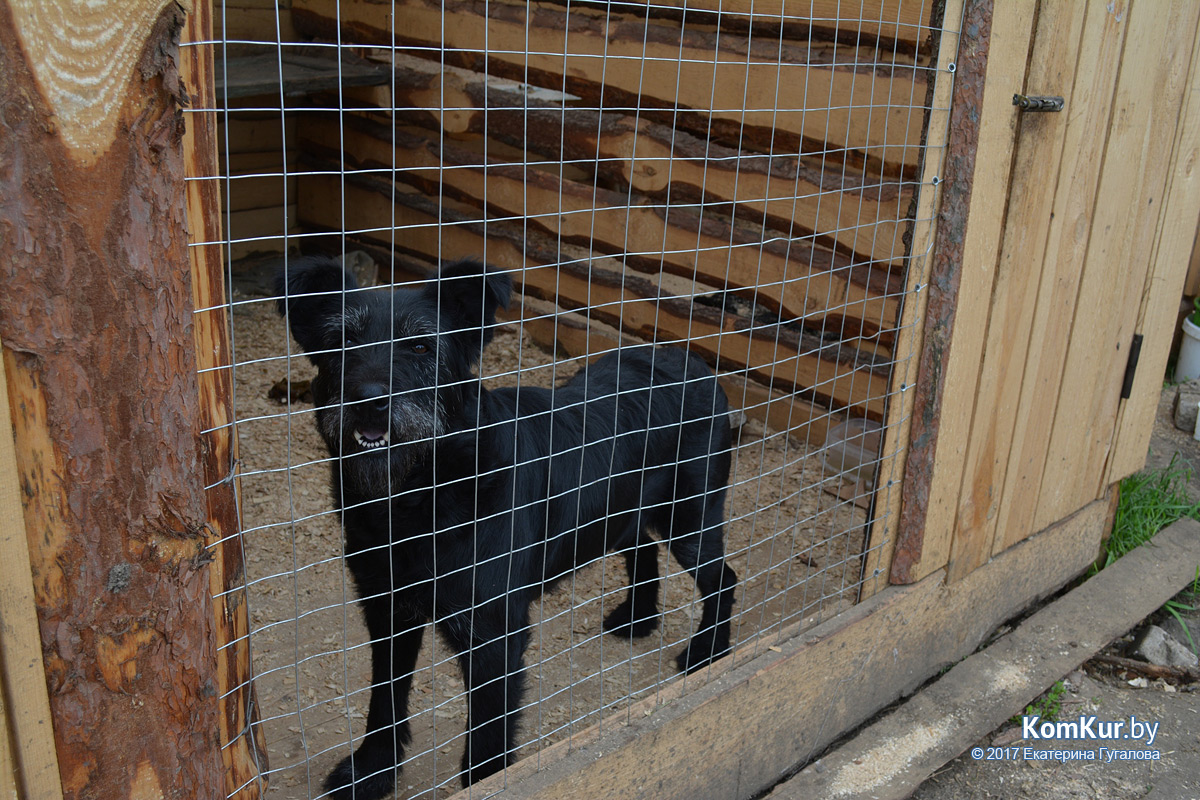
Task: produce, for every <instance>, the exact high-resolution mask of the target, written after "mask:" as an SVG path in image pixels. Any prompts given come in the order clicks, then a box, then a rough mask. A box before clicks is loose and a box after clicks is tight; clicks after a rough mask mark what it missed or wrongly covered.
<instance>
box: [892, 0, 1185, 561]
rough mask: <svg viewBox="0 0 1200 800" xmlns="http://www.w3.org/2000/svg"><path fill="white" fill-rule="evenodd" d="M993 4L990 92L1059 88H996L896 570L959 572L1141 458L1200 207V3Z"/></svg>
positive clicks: (1088, 498) (986, 115)
mask: <svg viewBox="0 0 1200 800" xmlns="http://www.w3.org/2000/svg"><path fill="white" fill-rule="evenodd" d="M1016 9H1019V10H1016ZM992 11H993V13H992V17H991V24H992V30H991V41H990V47H991V50H990V53H989V63H988V68H987V74H986V80H985V85H986V92H988V93H991V94H992V95H997V94H998V93H999V92H1000V91H1001V89H1003V90H1004V91H1005V92H1007V93H1008V95H1009V97H1010V98H1011V94H1012V93H1015V92H1021V93H1023V94H1035V95H1061V96H1063V97H1064V98H1065V100H1066V107H1065V109H1064V111H1063V112H1061V113H1057V114H1055V113H1050V114H1035V113H1030V112H1020V111H1018V110H1016V109H1015V108H1011V107H1009V108H1007V109H1002V108H999V106H998V104H995V103H994V104H991V105H989V104H988V103H987V102H986V98H987V96H988V95H987V94H986V93H985V102H984V104H983V106H982V115H981V122H980V129H979V135H978V147H977V152H976V154H975V155H976V160H975V168H974V186H973V190H972V191H971V193H970V195H969V197H968V203H969V209H968V210H966V211H962V212H960V218H961V217H962V216H963V215H965V223H960V224H962V225H963V227H964V228H965V230H964V232H963V234H962V239H963V242H962V245H961V247H962V253H963V256H962V258H961V260H960V261H961V263H960V264H958V265H957V269H958V271H959V276H960V281H961V283H960V285H959V286H958V290H957V297H956V298H954V300H953V305H954V309H955V314H954V316H953V318H952V320H951V324H952V333H951V334H950V335H949V344H948V346H947V348H946V350H947V354H946V355H945V356H944V357H943V358H942V360H941V361H939V362H937V363H936V364H933V365H932V368H934V369H937V370H940V371H941V373H942V374H941V375H939V376H938V380H940V381H941V386H940V387H938V388H936V389H935V390H934V391H935V393H936V396H937V400H936V405H935V413H934V414H932V415H927V416H932V418H934V419H935V421H936V422H935V426H934V427H933V428H932V430H926V431H923V432H922V434H924V435H926V437H927V438H928V437H929V434H931V433H932V435H933V436H935V437H936V445H935V454H934V455H933V456H932V466H931V467H927V469H928V470H929V473H930V475H929V477H928V479H927V480H928V484H927V485H928V495H927V502H926V503H925V507H924V508H922V509H919V513H907V512H908V509H907V508H906V514H907V519H909V520H910V522H909V526H908V529H907V530H906V529H905V527H904V524H903V523H902V526H901V531H900V536H901V544H900V545H898V548H897V549H898V552H901V553H903V554H904V556H905V560H904V561H903V562H900V561H897V562H895V563H894V564H893V570H892V579H893V581H898V582H909V581H913V580H918V579H920V578H921V577H923V576H925V575H928V574H930V573H931V572H933V571H934V570H937V569H940V568H942V567H948V570H949V573H948V577H949V579H950V580H951V581H954V580H958V579H960V578H961V577H963V576H965V575H967V574H969V573H970V572H971V571H972V570H974V569H975V568H977V567H978V566H980V565H981V564H983V563H984V562H986V561H987V560H988V559H989V558H991V557H992V556H993V555H994V554H996V553H998V552H1000V551H1002V550H1004V549H1005V548H1007V547H1009V546H1011V545H1013V544H1015V543H1016V542H1018V541H1021V540H1022V539H1024V538H1026V537H1027V536H1029V535H1030V534H1031V533H1033V532H1035V531H1039V530H1043V529H1045V528H1046V527H1048V526H1050V525H1052V524H1054V523H1055V522H1057V521H1059V520H1062V519H1064V518H1066V517H1068V516H1070V515H1071V514H1072V513H1074V512H1076V511H1078V510H1079V509H1081V508H1083V507H1084V506H1086V505H1087V504H1088V503H1090V502H1092V501H1093V500H1095V499H1097V498H1098V497H1101V496H1102V495H1104V493H1105V492H1106V490H1107V487H1108V486H1109V485H1110V484H1111V483H1112V482H1114V481H1116V480H1119V479H1120V478H1121V477H1123V476H1124V475H1127V474H1129V473H1130V472H1132V471H1134V470H1136V469H1137V468H1139V467H1140V466H1141V464H1142V463H1143V460H1144V457H1145V452H1146V442H1147V439H1148V436H1149V430H1150V427H1151V426H1152V424H1153V415H1154V409H1155V407H1156V404H1157V403H1156V401H1157V397H1158V392H1159V390H1160V388H1161V380H1162V375H1163V367H1164V365H1165V362H1166V351H1167V349H1168V348H1169V346H1170V339H1171V337H1170V327H1171V325H1173V324H1174V316H1175V308H1176V305H1177V303H1178V298H1179V294H1180V291H1181V289H1182V282H1183V279H1184V276H1185V274H1186V271H1187V261H1188V253H1189V252H1190V247H1191V243H1192V238H1193V233H1194V224H1195V219H1196V216H1197V213H1198V212H1200V187H1198V186H1197V184H1198V183H1200V180H1197V177H1196V175H1195V174H1194V173H1195V171H1196V170H1195V164H1196V162H1197V160H1200V155H1198V153H1200V150H1198V148H1200V125H1197V120H1196V117H1197V116H1198V115H1200V109H1197V108H1196V106H1197V105H1200V98H1193V94H1195V93H1196V91H1197V89H1196V87H1197V86H1198V82H1197V78H1196V74H1197V64H1196V63H1195V62H1196V61H1197V59H1196V58H1195V52H1196V44H1197V25H1198V23H1200V6H1198V5H1197V4H1195V3H1193V2H1189V1H1188V0H1172V2H1163V3H1151V2H1147V0H1123V1H1122V2H1114V3H1109V4H1097V3H1086V4H1084V3H1057V2H1050V0H1042V2H1040V3H1036V4H1035V3H1033V2H1028V3H1023V4H1015V5H1010V4H996V5H995V6H994V7H993V9H992ZM1014 50H1016V51H1017V56H1024V58H1021V57H1013V51H1014ZM1000 84H1004V85H1003V86H1001V85H1000ZM985 142H986V143H987V144H986V145H985ZM1000 145H1003V146H1000ZM989 164H990V166H989ZM997 176H998V177H997ZM949 215H950V216H953V210H951V211H950V214H949ZM942 217H943V218H946V217H947V211H946V210H945V209H943V213H942ZM939 224H942V223H939ZM937 256H938V254H937V251H936V248H935V252H934V259H935V261H936V259H937ZM937 280H938V278H937V275H936V274H935V275H934V276H933V278H932V281H933V283H934V284H936V282H937ZM931 288H932V289H934V290H936V289H937V288H938V287H937V286H932V287H931ZM926 330H927V332H928V330H929V328H928V326H927V329H926ZM1135 334H1139V335H1141V336H1142V337H1143V340H1144V341H1143V345H1142V351H1141V362H1140V366H1139V369H1138V371H1137V373H1136V378H1135V380H1134V382H1133V386H1132V391H1131V393H1130V395H1129V397H1128V398H1127V399H1123V398H1122V383H1123V380H1124V378H1125V372H1126V366H1127V364H1128V362H1129V351H1130V345H1131V342H1132V341H1133V338H1134V335H1135ZM927 335H928V333H927ZM923 358H925V360H926V361H932V360H933V359H931V358H929V357H928V355H926V356H924V357H923ZM923 368H924V362H923ZM918 384H920V379H919V380H918ZM919 410H920V409H919ZM917 439H919V435H918V434H917V433H914V440H917ZM927 458H928V457H927ZM910 461H911V457H910ZM911 483H912V478H911V476H909V477H906V495H908V494H912V492H910V491H909V485H910V484H911ZM918 488H919V487H918ZM905 502H906V503H908V502H909V501H908V498H907V497H906V500H905ZM906 537H907V538H908V539H909V540H910V542H911V541H915V543H916V544H915V545H913V544H911V543H906V542H905V541H904V539H905V538H906Z"/></svg>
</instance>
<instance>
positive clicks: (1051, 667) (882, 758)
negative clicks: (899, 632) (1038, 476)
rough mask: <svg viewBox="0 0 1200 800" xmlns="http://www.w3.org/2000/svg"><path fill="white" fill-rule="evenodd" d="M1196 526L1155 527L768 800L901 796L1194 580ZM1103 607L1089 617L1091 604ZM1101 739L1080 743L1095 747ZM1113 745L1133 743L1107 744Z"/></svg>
mask: <svg viewBox="0 0 1200 800" xmlns="http://www.w3.org/2000/svg"><path fill="white" fill-rule="evenodd" d="M1197 563H1200V522H1196V521H1195V520H1192V519H1183V520H1180V521H1179V522H1176V523H1175V524H1173V525H1171V526H1170V527H1168V528H1166V529H1164V530H1162V531H1160V532H1159V533H1158V535H1157V536H1155V537H1154V539H1153V540H1151V542H1150V543H1148V544H1146V545H1144V546H1142V547H1139V548H1137V549H1136V550H1134V551H1133V552H1131V553H1129V554H1128V555H1126V556H1125V557H1124V558H1122V559H1121V560H1119V561H1117V563H1115V564H1113V565H1112V566H1110V567H1108V568H1107V569H1105V570H1104V571H1102V572H1100V573H1099V574H1098V575H1096V576H1095V577H1093V578H1091V579H1090V580H1088V581H1087V582H1086V583H1084V584H1083V585H1081V586H1079V587H1078V588H1076V589H1074V590H1072V591H1071V592H1070V593H1068V594H1067V595H1065V596H1064V597H1062V598H1060V599H1058V600H1056V601H1055V602H1053V603H1051V604H1050V605H1048V606H1046V607H1045V608H1043V609H1042V610H1040V611H1038V612H1037V613H1036V614H1034V615H1033V616H1031V617H1030V618H1029V619H1027V620H1025V621H1024V622H1022V623H1021V625H1020V626H1018V627H1017V629H1016V630H1015V631H1013V632H1012V633H1010V634H1008V635H1007V636H1004V637H1003V638H1001V639H1000V640H998V641H997V642H995V643H994V644H992V645H990V646H989V647H988V648H987V649H985V650H982V651H980V652H978V653H976V654H975V655H973V656H971V657H970V658H968V659H966V660H965V661H963V662H961V663H959V664H958V665H956V666H955V667H954V668H953V669H951V670H950V671H949V672H948V673H946V674H945V675H944V676H942V677H941V678H939V679H938V680H937V682H936V683H934V684H933V685H931V686H929V687H927V688H925V689H922V690H921V692H920V693H918V694H917V695H916V696H914V697H913V698H912V699H910V700H908V701H907V702H906V703H904V705H902V706H901V707H900V708H898V709H897V710H895V711H893V712H891V713H890V714H888V715H887V716H886V717H884V718H882V719H880V720H879V721H877V722H875V723H873V724H872V725H871V726H870V727H868V728H867V729H866V730H864V731H862V732H861V733H859V734H858V735H857V736H855V737H854V739H852V740H851V741H849V742H848V743H846V744H844V745H842V746H841V747H839V748H838V749H837V750H835V751H833V752H832V753H831V754H829V755H828V756H826V757H825V758H823V759H821V760H820V761H819V762H817V763H819V764H820V769H818V768H817V765H816V764H813V765H811V766H809V767H807V768H806V769H805V770H804V771H803V772H801V773H800V774H799V775H797V776H795V777H794V778H792V779H791V780H788V781H786V782H785V783H782V784H780V785H779V786H778V787H776V789H775V791H773V792H772V793H771V794H770V795H768V798H769V800H801V798H803V800H821V798H834V797H837V798H845V799H846V800H850V799H851V798H871V799H872V800H903V798H906V797H908V796H909V795H911V794H912V792H913V791H914V790H916V788H917V787H918V786H919V785H920V784H921V782H922V781H924V780H925V779H926V778H928V777H929V776H930V775H932V774H933V773H934V771H935V770H937V769H938V768H940V767H941V766H942V765H943V764H945V763H946V762H948V761H950V760H951V759H953V758H955V757H956V756H958V755H959V754H960V753H962V752H964V751H965V750H966V749H967V748H968V747H970V746H971V745H972V744H974V743H975V742H977V741H979V740H980V739H981V738H982V737H983V736H985V735H987V734H988V733H989V732H990V731H992V730H995V729H996V727H998V726H999V725H1001V724H1002V723H1003V722H1004V721H1005V720H1007V719H1008V718H1009V717H1011V716H1012V715H1013V714H1019V713H1021V710H1022V709H1024V708H1025V706H1026V704H1027V703H1028V702H1029V701H1030V700H1032V699H1033V698H1034V697H1036V696H1037V695H1039V694H1041V693H1042V692H1043V691H1045V690H1046V689H1047V688H1049V687H1050V686H1051V685H1052V684H1053V683H1054V682H1055V681H1056V680H1058V679H1059V678H1061V677H1062V676H1063V675H1066V674H1067V673H1068V672H1070V671H1071V670H1073V669H1075V668H1076V667H1078V666H1079V665H1080V664H1082V663H1083V662H1084V661H1086V660H1087V659H1088V658H1090V657H1091V656H1093V655H1095V654H1096V653H1097V652H1099V651H1100V649H1101V648H1102V647H1104V646H1105V645H1107V644H1108V643H1109V642H1111V641H1112V640H1114V639H1116V638H1117V637H1118V636H1120V635H1121V634H1123V633H1125V632H1126V631H1127V630H1129V629H1130V628H1132V627H1133V626H1134V625H1136V624H1137V623H1138V622H1139V621H1141V620H1142V619H1143V618H1145V617H1146V616H1148V615H1150V614H1152V613H1153V612H1154V611H1155V610H1156V609H1157V608H1159V607H1161V606H1162V604H1163V603H1165V602H1166V601H1167V600H1169V599H1171V597H1172V596H1173V595H1174V594H1175V593H1176V592H1178V591H1179V590H1180V589H1182V588H1183V587H1184V586H1186V585H1187V584H1188V582H1189V581H1191V580H1193V579H1194V578H1195V576H1196V564H1197ZM1100 608H1102V609H1105V613H1103V614H1098V613H1096V609H1100ZM1102 744H1104V743H1103V742H1090V741H1084V740H1081V741H1080V742H1079V743H1078V747H1079V748H1080V749H1083V750H1089V749H1091V750H1094V749H1096V748H1098V747H1099V746H1101V745H1102ZM1109 744H1110V745H1112V746H1114V747H1117V748H1126V747H1134V746H1136V743H1132V742H1130V743H1125V744H1121V743H1109Z"/></svg>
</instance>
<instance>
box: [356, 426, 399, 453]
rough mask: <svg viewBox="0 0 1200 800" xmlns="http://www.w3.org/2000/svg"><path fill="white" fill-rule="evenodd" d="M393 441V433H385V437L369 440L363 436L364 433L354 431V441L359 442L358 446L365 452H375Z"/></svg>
mask: <svg viewBox="0 0 1200 800" xmlns="http://www.w3.org/2000/svg"><path fill="white" fill-rule="evenodd" d="M390 440H391V432H390V431H384V432H383V436H381V437H380V438H378V439H368V438H367V437H365V436H363V435H362V431H359V430H355V431H354V441H356V442H358V446H359V447H361V448H363V449H364V450H374V449H375V448H377V447H383V446H384V445H386V444H387V443H388V442H389V441H390Z"/></svg>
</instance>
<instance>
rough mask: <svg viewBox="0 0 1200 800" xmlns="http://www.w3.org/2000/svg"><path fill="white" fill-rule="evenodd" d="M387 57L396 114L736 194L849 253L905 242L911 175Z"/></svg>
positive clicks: (646, 177) (683, 186)
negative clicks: (706, 133) (734, 141)
mask: <svg viewBox="0 0 1200 800" xmlns="http://www.w3.org/2000/svg"><path fill="white" fill-rule="evenodd" d="M390 57H391V56H390V54H389V58H390ZM394 63H395V67H396V78H395V81H394V88H393V89H392V95H393V96H392V100H391V102H390V103H389V109H388V110H389V111H392V112H393V113H394V114H395V116H396V118H397V119H398V120H401V121H408V122H413V123H416V124H418V125H422V126H425V127H430V128H433V129H434V130H439V129H440V130H444V131H445V132H446V133H449V134H452V135H458V134H462V133H467V132H471V133H478V134H481V135H486V136H487V137H489V138H490V139H492V140H496V141H500V142H504V143H505V144H508V145H510V146H512V147H515V148H517V150H518V151H521V152H525V151H531V152H534V153H538V154H540V155H542V156H544V157H546V158H548V159H552V160H556V161H566V162H578V164H579V165H580V166H586V167H589V168H594V170H595V172H596V174H597V176H598V177H600V178H603V179H604V180H606V181H607V182H609V183H610V184H612V185H632V186H633V187H634V188H635V189H637V190H638V191H639V192H641V193H643V194H647V195H649V196H651V197H667V196H670V197H674V198H676V199H682V200H696V201H702V202H706V203H711V202H729V203H733V204H735V205H737V206H738V207H739V208H741V209H743V211H742V212H739V213H743V214H745V215H746V216H745V218H747V219H754V220H759V221H762V222H763V224H766V225H769V226H771V227H774V228H777V229H779V230H781V231H785V232H791V235H793V236H803V235H813V236H814V237H816V240H817V241H818V242H821V243H823V244H826V245H829V246H840V247H843V248H845V249H846V250H848V251H850V252H852V253H854V254H856V259H855V260H856V261H862V262H871V261H875V262H879V261H889V262H890V261H896V260H898V259H899V258H900V257H901V256H902V255H903V254H904V242H903V233H904V230H905V229H906V227H907V224H908V223H907V220H906V217H907V212H908V207H909V204H910V202H911V199H912V195H913V190H914V186H913V184H910V183H905V182H901V181H897V180H896V179H894V178H882V177H880V176H878V175H871V174H863V173H859V172H857V171H855V170H852V169H848V168H847V167H845V166H844V165H841V164H836V165H835V164H829V163H827V162H825V161H824V160H823V159H821V158H812V159H800V158H797V157H795V156H780V155H776V156H770V155H765V154H760V153H751V152H745V151H739V150H737V149H734V148H730V147H726V146H724V145H721V144H719V143H717V142H713V141H710V140H708V139H707V138H704V137H697V136H693V135H691V134H688V133H686V132H684V131H679V130H674V129H672V128H670V127H668V126H667V125H662V124H659V123H656V122H653V121H651V120H648V119H645V118H643V117H637V118H635V117H631V116H628V115H625V114H620V113H617V112H604V113H601V112H597V111H594V110H591V109H583V108H570V107H565V104H566V103H568V102H569V101H570V96H568V95H563V94H562V93H560V92H550V91H547V90H538V91H533V92H531V91H530V90H531V89H532V88H533V87H529V86H528V85H525V84H520V83H517V82H514V81H507V80H502V79H498V78H494V77H490V76H486V75H483V74H481V73H477V72H472V71H471V70H466V69H459V68H454V67H447V68H445V69H442V67H441V65H439V64H436V63H434V62H431V61H426V60H424V59H420V58H415V57H413V56H406V55H403V54H398V55H397V56H396V57H395V59H394ZM859 271H862V272H867V271H868V270H866V269H861V270H859ZM877 271H878V270H877Z"/></svg>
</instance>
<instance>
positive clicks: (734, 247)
mask: <svg viewBox="0 0 1200 800" xmlns="http://www.w3.org/2000/svg"><path fill="white" fill-rule="evenodd" d="M341 122H343V123H344V124H342V125H339V121H338V120H336V119H331V118H327V119H323V120H322V119H318V118H312V119H310V120H309V121H308V122H306V123H305V125H304V126H303V128H302V132H301V133H300V134H299V138H300V146H301V148H302V149H304V150H306V151H308V152H311V153H315V154H317V155H324V156H326V157H334V158H336V157H337V156H338V155H339V152H338V151H337V150H335V149H331V148H329V147H328V143H330V142H338V141H339V139H340V143H341V146H342V147H344V148H345V151H344V158H343V159H342V161H343V163H344V165H345V166H349V167H357V168H368V169H369V168H383V169H387V170H389V171H391V170H393V169H395V170H396V172H395V175H396V178H397V179H399V180H402V181H404V182H405V183H408V184H410V185H413V186H417V187H419V188H421V189H423V190H425V191H426V192H427V193H429V194H431V195H436V194H438V193H439V192H441V193H444V194H450V195H452V196H454V197H457V198H459V199H463V200H466V201H468V202H471V203H475V204H486V206H487V207H488V208H489V209H491V210H492V211H493V212H498V213H500V214H503V215H507V216H512V217H522V218H525V219H527V220H528V221H529V222H530V223H531V224H534V225H537V226H538V227H540V228H541V229H543V230H545V231H546V232H548V233H551V234H553V235H556V236H560V237H562V238H563V239H564V240H566V241H569V242H572V243H576V244H584V245H587V246H589V247H592V248H593V249H595V250H599V251H602V252H606V253H610V254H623V255H624V260H625V263H626V264H628V265H629V266H631V267H634V268H635V269H640V270H641V271H645V272H651V273H657V272H659V271H667V272H670V273H673V274H675V275H680V276H683V277H685V278H689V279H690V278H698V279H700V280H703V281H705V282H706V283H709V284H710V285H712V286H717V287H722V288H728V289H737V290H744V291H745V292H747V294H748V295H750V296H753V297H754V298H755V299H756V300H757V301H758V302H761V303H763V304H765V305H767V306H768V307H770V308H772V309H773V310H775V311H779V312H781V313H782V315H783V316H785V317H787V318H792V319H805V318H807V317H809V316H810V315H816V316H818V317H821V316H824V314H825V312H826V311H827V310H828V309H829V308H831V307H841V306H845V307H846V308H847V309H848V310H847V312H846V316H847V317H854V318H856V319H857V320H858V325H856V326H855V327H856V328H857V330H860V331H861V330H863V329H866V330H869V331H878V330H880V329H883V328H890V327H892V326H893V325H894V321H895V319H896V314H897V313H898V300H897V299H896V297H894V296H893V297H887V296H880V295H878V294H877V293H875V292H871V291H870V290H868V289H866V288H865V287H862V286H859V285H857V284H854V283H850V282H849V281H848V280H847V276H848V275H849V273H850V266H851V264H852V262H851V261H850V259H849V258H847V257H845V256H837V255H835V254H833V253H831V252H829V251H827V250H823V249H821V248H815V247H812V246H811V243H806V242H804V241H794V240H793V241H788V240H786V239H783V238H782V237H780V236H779V234H777V233H773V232H771V231H763V230H762V229H761V228H757V229H756V228H754V227H753V226H751V225H747V224H736V223H735V224H732V225H731V224H729V223H727V222H724V221H722V220H721V219H720V217H719V216H717V215H716V214H713V213H707V214H703V213H700V212H697V211H696V210H695V209H693V208H689V207H687V206H683V207H668V206H665V205H663V204H656V203H653V202H651V201H649V200H647V199H646V198H642V197H639V196H636V195H631V194H629V193H620V192H613V191H609V190H606V189H601V188H597V187H593V186H587V185H584V184H580V183H575V182H573V181H568V180H560V179H559V178H558V177H557V176H554V175H552V174H548V173H547V172H544V171H541V170H538V169H531V168H527V167H525V166H523V165H516V164H511V163H507V164H498V165H493V166H488V167H487V168H486V169H485V168H484V167H483V166H482V163H483V158H482V157H481V156H477V155H475V154H474V153H472V152H470V151H467V150H465V149H463V148H460V147H457V146H455V145H454V144H453V143H451V142H443V143H439V142H437V141H434V140H433V139H431V138H428V137H424V136H421V135H414V134H413V133H412V132H410V131H405V130H400V129H393V128H392V127H390V126H386V127H385V126H382V125H379V124H377V123H374V122H371V121H370V120H364V119H362V118H358V117H353V116H347V117H344V118H343V119H342V120H341Z"/></svg>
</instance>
